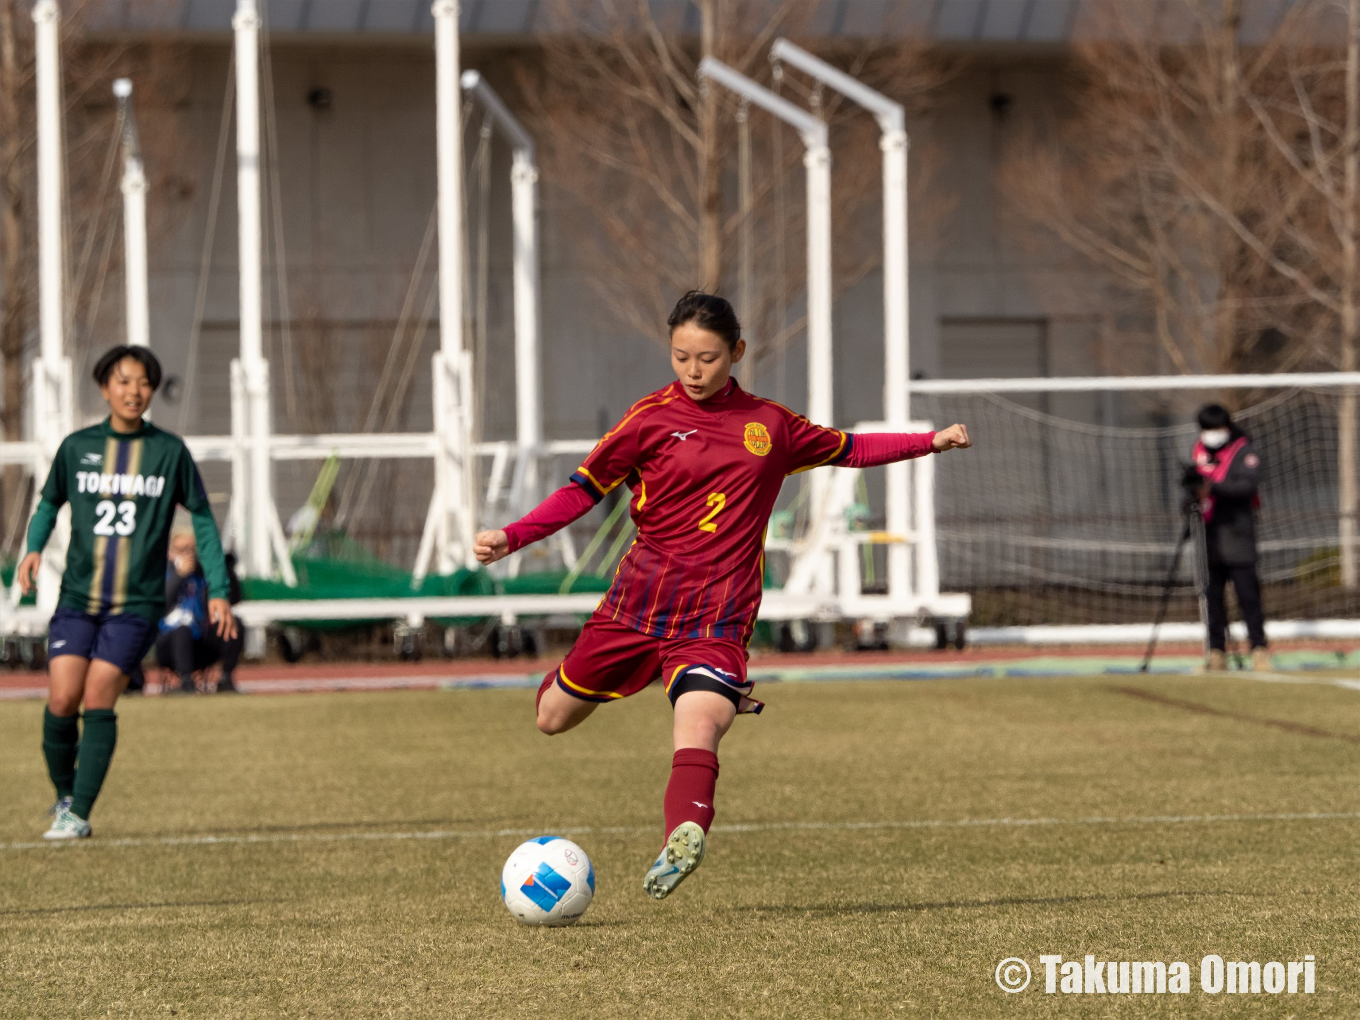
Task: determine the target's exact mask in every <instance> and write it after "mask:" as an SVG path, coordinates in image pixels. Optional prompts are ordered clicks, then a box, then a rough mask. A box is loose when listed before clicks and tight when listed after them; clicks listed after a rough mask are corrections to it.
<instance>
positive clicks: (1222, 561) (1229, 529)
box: [1204, 432, 1261, 567]
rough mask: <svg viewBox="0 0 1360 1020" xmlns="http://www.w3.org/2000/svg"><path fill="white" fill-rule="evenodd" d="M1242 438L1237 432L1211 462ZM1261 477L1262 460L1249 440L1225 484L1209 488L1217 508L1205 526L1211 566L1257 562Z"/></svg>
mask: <svg viewBox="0 0 1360 1020" xmlns="http://www.w3.org/2000/svg"><path fill="white" fill-rule="evenodd" d="M1239 436H1240V433H1236V432H1235V433H1234V435H1233V437H1232V439H1231V440H1229V442H1228V444H1227V446H1225V447H1223V449H1221V450H1212V451H1210V452H1209V463H1210V464H1213V463H1215V462H1216V459H1217V457H1218V455H1219V454H1221V453H1223V452H1225V451H1226V450H1227V449H1228V447H1230V446H1231V445H1232V444H1233V443H1234V442H1236V441H1237V439H1238V437H1239ZM1260 476H1261V459H1260V458H1259V457H1258V456H1257V455H1256V451H1255V450H1254V449H1253V448H1252V444H1251V441H1250V440H1248V441H1247V443H1246V445H1244V446H1243V447H1242V448H1241V449H1239V450H1238V451H1237V455H1236V456H1235V457H1233V460H1232V464H1231V466H1230V467H1229V468H1228V474H1227V476H1226V477H1225V478H1224V479H1223V481H1221V482H1214V483H1213V484H1211V485H1210V486H1209V495H1210V496H1212V497H1213V500H1214V505H1213V512H1212V514H1211V516H1210V520H1209V521H1207V522H1206V523H1205V526H1204V537H1205V544H1206V545H1207V547H1208V548H1207V551H1208V554H1209V562H1210V563H1213V564H1215V565H1219V566H1225V567H1245V566H1250V565H1252V564H1254V563H1255V562H1256V560H1257V551H1256V491H1257V488H1258V487H1259V485H1260Z"/></svg>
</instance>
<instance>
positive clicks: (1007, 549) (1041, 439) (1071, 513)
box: [912, 377, 1360, 626]
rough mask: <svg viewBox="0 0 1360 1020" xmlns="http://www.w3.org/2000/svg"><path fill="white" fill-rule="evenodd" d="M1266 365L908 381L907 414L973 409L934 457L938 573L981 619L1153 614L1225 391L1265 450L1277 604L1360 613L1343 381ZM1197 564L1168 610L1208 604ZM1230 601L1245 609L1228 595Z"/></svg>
mask: <svg viewBox="0 0 1360 1020" xmlns="http://www.w3.org/2000/svg"><path fill="white" fill-rule="evenodd" d="M1269 379H1270V377H1260V380H1259V382H1258V383H1257V384H1256V385H1254V386H1253V387H1252V388H1251V389H1245V388H1233V389H1228V390H1224V389H1218V390H1214V391H1194V390H1178V391H1166V390H1164V391H1161V392H1158V391H1151V390H1136V391H1135V390H1125V391H1120V390H1114V391H1101V392H1054V391H1049V392H1043V391H1040V392H995V391H991V392H989V391H986V390H974V391H971V392H969V391H967V390H966V389H964V387H966V386H967V385H968V384H966V383H963V382H960V384H959V385H960V391H958V392H931V393H926V394H913V397H912V415H913V417H917V418H925V419H929V420H932V421H934V422H935V423H936V424H937V427H940V426H942V425H944V424H948V423H951V422H955V421H961V422H964V423H966V424H967V425H968V428H969V431H970V433H971V435H972V437H973V440H974V443H975V446H974V448H973V449H972V450H970V451H968V452H967V453H966V454H964V455H957V456H956V455H950V456H948V457H943V458H941V459H940V462H939V465H938V468H937V477H936V503H935V507H936V539H937V544H938V550H939V565H940V585H941V588H942V589H944V590H949V591H966V592H968V593H970V594H971V595H972V597H973V615H972V618H971V620H970V624H971V625H972V626H1033V625H1070V624H1118V623H1147V622H1150V621H1151V620H1152V619H1153V618H1154V615H1155V613H1156V609H1157V603H1158V599H1159V597H1160V595H1161V592H1162V586H1163V583H1164V581H1165V579H1166V576H1167V571H1168V569H1169V567H1170V565H1171V560H1172V555H1173V551H1174V549H1175V545H1176V540H1177V538H1178V536H1179V534H1180V532H1181V528H1182V525H1183V520H1184V518H1183V516H1182V505H1183V500H1184V497H1185V493H1184V490H1183V488H1182V485H1181V478H1182V474H1183V472H1184V467H1185V465H1187V464H1189V463H1190V459H1191V450H1192V448H1193V446H1194V443H1195V440H1196V438H1197V435H1198V427H1197V426H1196V425H1195V423H1194V415H1195V411H1196V409H1197V408H1198V407H1199V406H1201V405H1202V404H1204V403H1210V402H1215V403H1222V404H1224V405H1225V406H1227V407H1228V408H1229V409H1230V410H1231V411H1232V412H1233V418H1234V421H1235V422H1236V423H1237V424H1238V425H1240V427H1241V428H1242V429H1243V430H1244V431H1245V432H1246V433H1247V434H1248V435H1249V436H1250V437H1251V439H1252V442H1253V444H1254V447H1255V450H1256V452H1257V454H1258V455H1259V456H1260V459H1261V469H1260V472H1261V473H1260V478H1261V484H1260V507H1259V510H1258V511H1257V541H1258V545H1259V550H1260V562H1259V564H1258V569H1259V572H1260V576H1261V580H1262V585H1263V600H1264V603H1265V608H1266V613H1267V618H1268V619H1275V620H1285V619H1296V620H1316V619H1333V618H1345V617H1352V618H1354V617H1360V589H1357V588H1355V587H1350V588H1347V587H1345V586H1344V585H1343V571H1342V553H1341V549H1342V543H1341V537H1340V536H1341V530H1342V529H1341V513H1340V509H1339V508H1340V497H1341V472H1340V470H1339V466H1338V448H1339V439H1340V432H1339V430H1340V427H1341V421H1342V420H1344V418H1345V417H1346V415H1345V414H1343V413H1342V409H1341V407H1342V402H1343V397H1342V396H1341V391H1340V390H1338V389H1302V388H1282V387H1278V386H1272V385H1271V384H1270V381H1269ZM978 382H979V383H981V382H982V381H978ZM1038 382H1039V381H1038V380H1036V381H1035V383H1036V384H1037V383H1038ZM933 385H934V386H939V387H944V386H948V385H949V383H946V382H943V381H941V382H938V383H935V384H933ZM1353 417H1354V416H1353V415H1351V418H1352V422H1353ZM1351 427H1352V428H1353V427H1354V425H1353V424H1352V426H1351ZM1350 449H1351V450H1352V451H1353V450H1354V449H1355V446H1354V445H1353V444H1352V445H1351V447H1350ZM1192 569H1193V560H1192V557H1191V556H1189V555H1186V556H1185V557H1183V559H1182V562H1181V565H1180V569H1179V572H1178V574H1177V576H1176V577H1175V580H1174V589H1173V597H1172V599H1171V603H1170V606H1169V610H1168V614H1167V619H1168V620H1183V621H1193V620H1196V619H1198V609H1197V602H1196V590H1195V585H1194V579H1193V574H1192ZM1229 612H1230V615H1231V618H1233V619H1238V618H1239V616H1238V615H1237V614H1236V612H1235V610H1234V606H1233V603H1232V602H1231V601H1230V602H1229Z"/></svg>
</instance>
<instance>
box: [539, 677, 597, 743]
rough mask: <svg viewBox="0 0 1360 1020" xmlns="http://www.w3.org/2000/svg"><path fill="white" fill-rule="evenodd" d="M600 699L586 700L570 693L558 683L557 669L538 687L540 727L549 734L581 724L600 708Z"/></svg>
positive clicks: (561, 731) (562, 731)
mask: <svg viewBox="0 0 1360 1020" xmlns="http://www.w3.org/2000/svg"><path fill="white" fill-rule="evenodd" d="M599 705H600V703H599V702H598V701H586V700H584V699H583V698H579V697H576V696H575V695H572V694H568V693H567V692H566V691H564V690H563V689H562V688H561V686H560V685H559V684H558V683H557V670H553V672H551V673H549V674H548V676H547V677H546V678H545V679H544V680H543V684H542V686H540V687H539V689H538V728H539V729H540V730H542V731H543V732H544V733H546V734H548V735H549V736H551V735H553V734H554V733H565V732H566V731H567V730H569V729H571V728H572V727H573V726H579V725H580V724H581V723H582V722H584V721H585V718H586V716H588V715H590V713H591V712H593V711H595V709H596V708H598V707H599Z"/></svg>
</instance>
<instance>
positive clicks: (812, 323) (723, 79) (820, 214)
mask: <svg viewBox="0 0 1360 1020" xmlns="http://www.w3.org/2000/svg"><path fill="white" fill-rule="evenodd" d="M698 73H699V79H700V81H701V82H707V81H712V82H714V83H716V84H718V85H721V86H722V87H723V88H725V89H727V90H729V91H730V92H733V93H735V94H736V95H738V96H740V97H741V98H742V100H743V101H744V102H746V103H749V104H754V105H756V106H759V107H760V108H761V109H762V110H765V111H766V112H767V113H770V114H773V115H774V116H775V117H777V118H779V119H780V120H782V121H783V122H784V123H786V124H788V125H789V126H790V127H792V128H793V129H794V130H796V131H797V132H798V135H799V137H800V138H801V139H802V141H803V147H804V153H803V166H804V167H805V168H806V169H807V352H808V418H810V419H811V420H812V421H815V422H817V423H819V424H822V425H828V426H833V425H834V424H835V406H834V394H835V388H834V385H833V381H834V367H835V366H834V362H833V360H832V356H831V149H830V146H829V140H828V139H829V136H828V132H827V127H826V123H825V122H824V121H821V120H819V119H818V118H816V117H814V116H813V115H812V114H810V113H807V112H806V111H804V110H800V109H799V108H798V107H796V106H794V105H793V104H792V103H790V102H789V101H788V100H787V99H783V98H781V97H780V96H777V95H775V94H774V93H773V92H771V91H770V90H769V89H767V88H765V86H763V85H761V84H759V83H758V82H755V81H752V80H751V79H750V78H748V77H746V75H744V74H741V73H739V72H737V71H734V70H733V69H732V68H730V67H728V66H727V65H726V64H724V63H723V62H722V61H720V60H715V59H714V58H713V57H705V58H704V59H703V60H702V61H700V62H699V72H698ZM811 489H812V514H813V517H814V518H820V517H822V516H823V515H824V514H825V513H827V512H828V510H829V502H828V501H829V500H830V497H831V480H830V478H828V477H827V476H826V473H825V472H822V473H820V474H816V475H814V476H813V477H812V482H811ZM798 555H799V556H800V557H810V558H812V559H813V560H814V561H815V569H814V573H813V575H812V576H813V577H814V579H815V580H814V582H813V586H814V587H815V589H816V590H817V592H818V593H819V594H823V595H830V594H831V592H832V589H833V586H834V580H833V576H832V573H831V562H830V558H829V556H827V555H826V552H825V550H823V549H821V548H820V547H815V546H813V545H807V546H805V547H804V548H803V549H802V550H801V551H800V552H799V553H798Z"/></svg>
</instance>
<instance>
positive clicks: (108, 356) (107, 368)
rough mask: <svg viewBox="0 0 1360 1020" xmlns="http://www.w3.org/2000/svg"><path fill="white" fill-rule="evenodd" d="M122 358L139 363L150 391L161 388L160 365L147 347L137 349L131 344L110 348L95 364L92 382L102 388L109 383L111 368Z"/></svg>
mask: <svg viewBox="0 0 1360 1020" xmlns="http://www.w3.org/2000/svg"><path fill="white" fill-rule="evenodd" d="M124 358H132V359H134V360H136V361H139V362H141V365H142V368H144V369H146V381H147V382H149V383H150V384H151V389H152V391H155V390H158V389H160V388H161V363H160V359H158V358H157V357H156V355H154V354H152V353H151V348H149V347H138V346H134V345H132V344H119V345H118V346H117V347H113V348H110V349H109V350H107V351H105V352H104V356H103V357H102V358H100V359H99V360H98V361H96V362H95V365H94V381H95V382H97V383H99V385H100V386H103V385H104V384H105V383H107V382H108V381H109V376H111V375H112V374H113V366H114V365H116V364H118V362H120V361H122V360H123V359H124Z"/></svg>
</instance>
